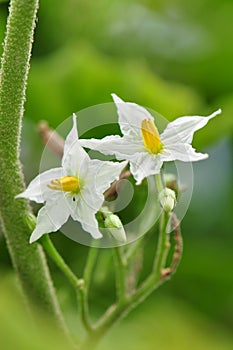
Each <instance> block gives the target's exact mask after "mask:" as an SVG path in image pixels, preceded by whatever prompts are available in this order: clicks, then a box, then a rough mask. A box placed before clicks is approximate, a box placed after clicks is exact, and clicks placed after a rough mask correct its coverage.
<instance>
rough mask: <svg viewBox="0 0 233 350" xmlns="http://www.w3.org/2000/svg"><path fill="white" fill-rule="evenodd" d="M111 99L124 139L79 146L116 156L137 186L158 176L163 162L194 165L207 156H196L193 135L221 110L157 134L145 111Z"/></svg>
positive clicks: (182, 120)
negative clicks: (178, 161) (127, 167)
mask: <svg viewBox="0 0 233 350" xmlns="http://www.w3.org/2000/svg"><path fill="white" fill-rule="evenodd" d="M112 97H113V100H114V102H115V104H116V107H117V111H118V117H119V119H118V122H119V125H120V129H121V132H122V134H123V137H120V136H119V135H113V136H107V137H105V138H103V139H102V140H98V139H89V140H84V139H83V140H80V142H81V144H82V146H84V147H87V148H90V149H94V150H97V151H99V152H101V153H103V154H105V155H115V157H116V158H117V159H118V160H124V159H126V160H128V161H129V162H130V171H131V173H132V175H133V176H134V178H135V180H136V183H137V185H139V184H140V183H141V182H142V180H143V179H144V178H145V177H148V176H150V175H155V174H158V173H159V172H160V169H161V167H162V165H163V162H169V161H174V160H180V161H183V162H193V161H198V160H201V159H205V158H207V157H208V155H207V154H202V153H197V152H196V151H195V149H194V148H193V147H192V145H191V142H192V139H193V134H194V132H195V131H197V130H199V129H201V128H203V127H204V126H205V125H206V124H207V123H208V121H209V120H210V119H212V118H214V117H215V116H216V115H218V114H220V113H221V110H220V109H219V110H217V111H216V112H214V113H213V114H211V115H209V116H208V117H200V116H190V117H180V118H178V119H176V120H174V121H173V122H171V123H169V124H168V125H167V127H166V128H165V130H164V131H163V132H162V133H161V134H160V133H159V131H158V129H157V127H156V125H155V121H154V118H153V117H152V116H151V114H150V113H149V112H148V111H147V110H146V109H145V108H143V107H141V106H139V105H137V104H135V103H130V102H124V101H123V100H121V99H120V98H119V97H118V96H116V95H115V94H112Z"/></svg>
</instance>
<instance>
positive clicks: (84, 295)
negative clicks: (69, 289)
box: [79, 247, 98, 332]
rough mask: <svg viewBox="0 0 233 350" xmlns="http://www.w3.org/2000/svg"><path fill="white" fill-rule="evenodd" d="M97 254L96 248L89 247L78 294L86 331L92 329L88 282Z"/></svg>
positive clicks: (90, 278) (89, 281) (90, 279)
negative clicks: (81, 285)
mask: <svg viewBox="0 0 233 350" xmlns="http://www.w3.org/2000/svg"><path fill="white" fill-rule="evenodd" d="M97 255H98V248H94V247H90V248H89V253H88V258H87V261H86V266H85V270H84V274H83V279H84V285H83V288H81V289H80V295H79V298H80V314H81V319H82V322H83V325H84V327H85V328H86V330H87V332H91V331H92V329H93V327H92V324H91V321H90V316H89V308H88V294H89V288H90V283H91V281H92V275H93V271H94V267H95V263H96V259H97Z"/></svg>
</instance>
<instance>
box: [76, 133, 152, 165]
mask: <svg viewBox="0 0 233 350" xmlns="http://www.w3.org/2000/svg"><path fill="white" fill-rule="evenodd" d="M80 143H81V144H82V146H83V147H87V148H90V149H93V150H95V151H99V152H101V153H103V154H105V155H115V156H116V158H117V159H118V160H124V159H130V158H131V157H132V155H134V154H135V153H137V152H142V151H143V150H144V148H145V147H144V144H143V141H142V138H141V139H140V140H139V141H137V140H136V141H135V140H134V139H133V138H131V137H120V136H119V135H114V136H106V137H104V138H103V139H101V140H98V139H87V140H84V139H80Z"/></svg>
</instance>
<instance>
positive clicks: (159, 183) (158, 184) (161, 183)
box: [155, 174, 164, 192]
mask: <svg viewBox="0 0 233 350" xmlns="http://www.w3.org/2000/svg"><path fill="white" fill-rule="evenodd" d="M155 179H156V183H157V188H158V192H161V191H162V190H163V188H164V186H163V182H162V178H161V175H160V174H156V175H155Z"/></svg>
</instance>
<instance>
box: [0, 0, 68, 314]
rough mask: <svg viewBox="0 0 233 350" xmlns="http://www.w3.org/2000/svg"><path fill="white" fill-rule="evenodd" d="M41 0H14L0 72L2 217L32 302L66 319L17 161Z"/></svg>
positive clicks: (0, 191) (0, 187)
mask: <svg viewBox="0 0 233 350" xmlns="http://www.w3.org/2000/svg"><path fill="white" fill-rule="evenodd" d="M37 9H38V0H12V1H11V3H10V12H9V17H8V20H7V29H6V37H5V41H4V51H3V56H2V60H1V73H0V177H1V179H0V193H1V195H0V216H1V223H2V228H3V233H4V236H5V238H6V241H7V246H8V249H9V252H10V255H11V258H12V261H13V265H14V268H15V271H16V273H17V275H18V278H19V280H20V282H21V285H22V287H23V291H24V294H25V295H26V296H27V299H28V300H29V301H30V302H34V303H36V304H39V305H40V307H44V308H45V309H47V310H49V312H50V313H51V314H52V315H55V317H56V319H60V320H61V319H62V316H61V313H60V309H59V305H58V302H57V299H56V296H55V292H54V287H53V284H52V281H51V278H50V275H49V270H48V267H47V263H46V259H45V256H44V253H43V250H42V248H41V246H39V245H38V244H33V245H29V236H30V234H31V229H30V225H28V220H27V218H28V217H29V216H30V208H29V206H28V204H27V202H26V201H25V200H22V199H21V200H15V199H14V197H15V195H16V194H18V193H20V192H22V191H23V190H24V181H23V176H22V171H21V166H20V163H19V141H20V131H21V124H22V117H23V110H24V101H25V91H26V83H27V78H28V72H29V60H30V55H31V48H32V41H33V33H34V28H35V23H36V14H37Z"/></svg>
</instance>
